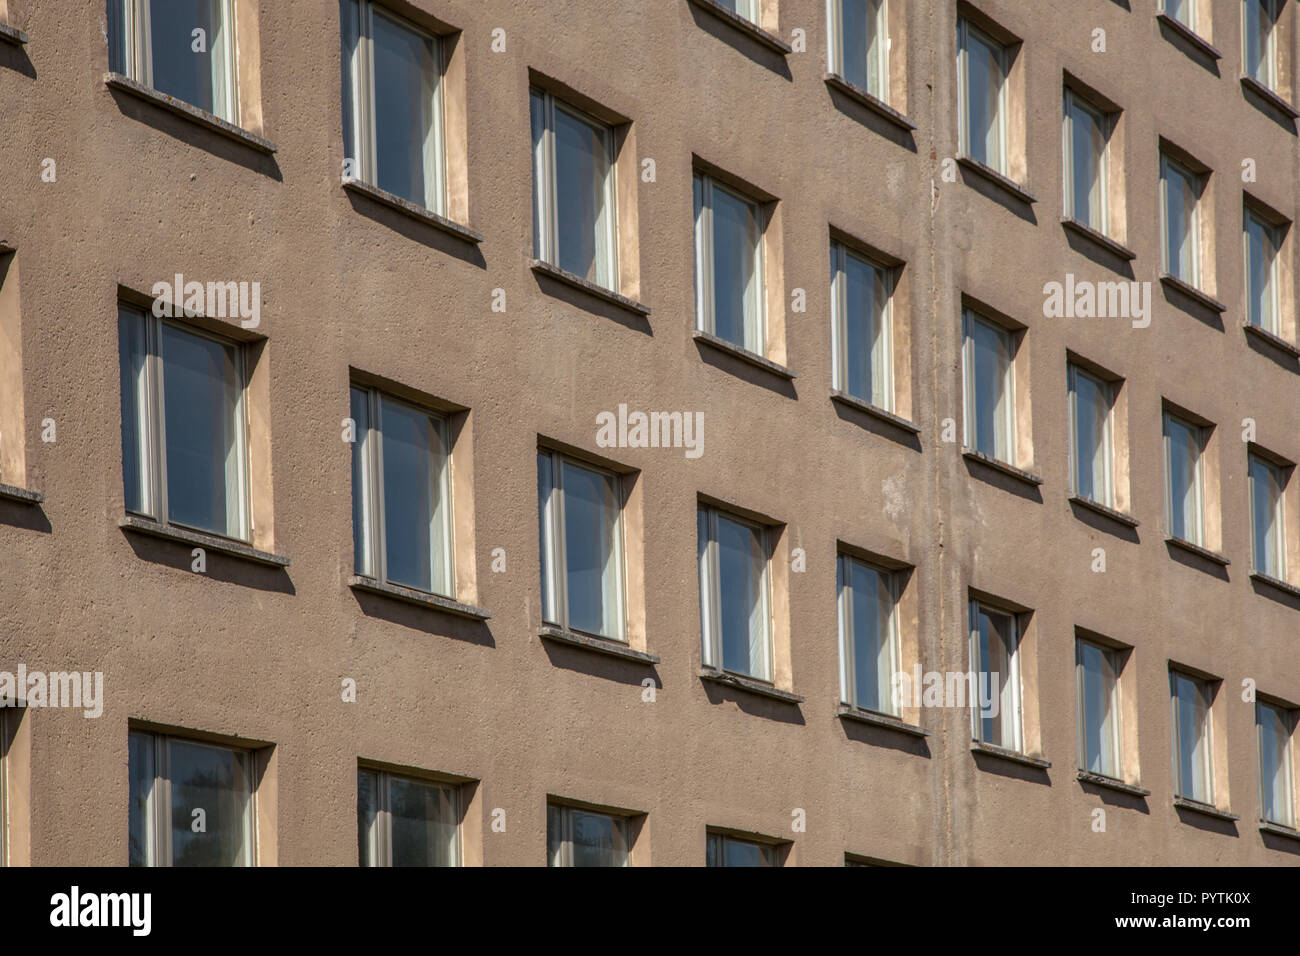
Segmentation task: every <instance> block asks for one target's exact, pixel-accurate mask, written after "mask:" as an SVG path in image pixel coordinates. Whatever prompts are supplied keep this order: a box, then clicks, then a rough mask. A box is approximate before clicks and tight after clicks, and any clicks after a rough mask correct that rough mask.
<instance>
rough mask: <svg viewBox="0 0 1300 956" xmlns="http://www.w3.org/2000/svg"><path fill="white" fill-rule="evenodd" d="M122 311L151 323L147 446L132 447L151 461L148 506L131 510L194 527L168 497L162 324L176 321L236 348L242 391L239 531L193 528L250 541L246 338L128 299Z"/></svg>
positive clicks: (144, 423)
mask: <svg viewBox="0 0 1300 956" xmlns="http://www.w3.org/2000/svg"><path fill="white" fill-rule="evenodd" d="M119 311H126V312H130V313H132V314H133V315H135V316H136V317H137V318H138V319H139V320H141V321H142V322H143V323H144V329H145V356H144V366H143V370H142V374H143V375H144V377H145V382H144V394H143V396H141V395H140V394H139V393H137V399H140V398H142V399H143V400H142V401H140V403H139V404H140V408H139V410H138V411H139V414H140V421H138V422H137V423H136V424H137V428H138V431H139V438H140V442H141V443H142V445H143V447H142V448H139V449H132V451H135V452H136V453H143V455H144V458H145V461H144V462H143V464H145V465H147V467H142V468H141V469H140V496H141V499H142V502H143V506H144V507H143V510H141V511H138V512H137V511H132V510H131V509H127V511H128V513H131V514H139V515H141V516H142V517H145V518H149V519H150V520H151V521H156V522H157V523H159V524H163V525H171V526H174V527H188V526H186V525H182V524H180V523H179V522H175V521H172V520H171V518H170V517H169V509H168V502H167V421H166V419H167V416H166V414H165V410H166V402H165V394H166V392H165V389H166V365H165V362H164V358H165V356H164V355H163V354H162V329H163V326H164V325H170V326H172V327H173V328H175V329H177V330H179V331H181V332H183V333H185V334H187V335H193V336H195V337H197V338H205V339H209V340H211V341H213V342H217V343H218V344H220V345H222V346H224V347H228V348H233V349H234V352H235V364H236V370H235V374H236V376H237V378H238V381H239V396H238V398H237V399H236V401H235V410H234V411H235V414H234V417H235V421H236V423H237V425H238V427H237V428H236V429H235V455H236V457H237V461H238V468H237V480H236V487H235V488H233V489H231V488H227V489H226V494H227V495H230V494H235V495H237V496H238V499H239V506H238V514H237V519H238V527H236V529H235V531H236V533H235V534H228V533H223V532H219V531H213V530H212V529H210V528H195V529H193V530H195V531H199V532H201V533H202V534H210V535H214V536H215V537H219V538H227V539H229V540H232V541H241V542H244V543H247V542H248V541H249V540H250V539H251V536H252V527H253V523H252V515H251V509H252V505H251V501H250V496H249V462H248V411H247V405H248V403H247V401H246V398H247V393H248V372H249V369H248V360H247V354H246V350H245V348H244V345H243V343H241V342H237V341H235V340H233V339H229V338H226V337H225V336H221V335H217V334H215V333H212V332H208V331H207V330H206V329H200V328H196V327H195V326H193V325H187V324H186V323H183V322H176V321H174V320H171V319H165V318H159V317H158V316H155V315H154V314H153V313H152V311H150V310H148V309H141V308H138V307H136V306H133V305H128V304H126V303H121V304H120V305H119ZM122 452H123V454H124V455H125V454H127V453H128V450H127V449H125V448H123V449H122ZM229 530H230V529H229V526H227V531H229Z"/></svg>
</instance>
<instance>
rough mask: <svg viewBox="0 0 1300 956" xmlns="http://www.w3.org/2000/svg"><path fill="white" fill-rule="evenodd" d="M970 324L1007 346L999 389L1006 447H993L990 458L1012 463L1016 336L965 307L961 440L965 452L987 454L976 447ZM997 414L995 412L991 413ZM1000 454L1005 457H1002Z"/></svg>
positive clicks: (1013, 449)
mask: <svg viewBox="0 0 1300 956" xmlns="http://www.w3.org/2000/svg"><path fill="white" fill-rule="evenodd" d="M974 324H979V325H983V326H986V327H988V328H990V329H992V330H993V331H994V332H996V333H997V334H998V335H999V336H1001V337H1002V339H1003V341H1004V342H1005V343H1006V347H1007V367H1006V371H1005V372H1004V374H1003V380H1002V389H1003V393H1004V395H1005V405H1006V408H1005V409H1004V411H1003V413H1002V415H1003V419H1004V420H1003V428H1004V430H1005V432H1006V438H1007V447H1006V448H1005V449H1003V448H997V449H995V451H994V452H993V454H992V455H991V456H990V457H992V458H995V459H997V460H998V461H1001V462H1004V463H1006V464H1008V465H1013V466H1014V465H1015V462H1016V445H1017V444H1018V443H1017V441H1016V418H1017V415H1016V340H1015V336H1016V333H1015V332H1013V331H1012V330H1010V329H1008V328H1006V327H1005V326H1002V325H1000V324H998V323H997V322H993V321H991V320H990V319H988V318H985V317H984V316H983V315H981V314H980V313H979V312H977V311H976V310H975V309H973V308H971V307H969V306H967V307H964V308H963V309H962V363H961V368H962V403H963V404H962V430H963V433H964V434H963V440H964V441H965V444H966V447H967V448H968V449H971V450H974V451H977V452H979V453H980V454H984V455H987V454H989V453H988V452H986V451H984V450H983V449H981V448H980V447H979V445H978V439H979V436H978V431H977V427H976V422H975V415H974V414H972V413H973V412H974V411H975V410H976V408H977V406H978V388H977V385H976V382H975V368H974V363H975V351H974V349H975V337H974V336H973V335H972V334H971V329H972V326H973V325H974ZM994 413H995V415H996V414H997V412H996V409H995V410H994ZM993 434H994V444H995V445H996V444H997V429H996V428H995V429H994V432H993ZM1003 452H1005V453H1006V454H1005V455H1004V454H1003Z"/></svg>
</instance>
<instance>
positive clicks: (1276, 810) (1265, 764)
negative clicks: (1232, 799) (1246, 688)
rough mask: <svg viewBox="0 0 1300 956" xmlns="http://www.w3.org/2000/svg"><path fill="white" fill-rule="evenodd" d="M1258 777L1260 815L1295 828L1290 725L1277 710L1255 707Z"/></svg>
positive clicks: (1280, 711)
mask: <svg viewBox="0 0 1300 956" xmlns="http://www.w3.org/2000/svg"><path fill="white" fill-rule="evenodd" d="M1256 713H1257V715H1258V716H1257V719H1258V723H1259V774H1260V795H1261V797H1262V806H1261V809H1262V815H1263V817H1264V819H1265V820H1268V821H1270V822H1272V823H1278V824H1281V825H1282V826H1284V827H1294V826H1295V810H1294V804H1293V801H1292V771H1291V729H1290V728H1291V721H1290V717H1289V716H1288V715H1287V714H1286V713H1285V712H1284V711H1282V710H1280V709H1279V708H1277V707H1270V706H1269V705H1267V704H1258V705H1257V707H1256Z"/></svg>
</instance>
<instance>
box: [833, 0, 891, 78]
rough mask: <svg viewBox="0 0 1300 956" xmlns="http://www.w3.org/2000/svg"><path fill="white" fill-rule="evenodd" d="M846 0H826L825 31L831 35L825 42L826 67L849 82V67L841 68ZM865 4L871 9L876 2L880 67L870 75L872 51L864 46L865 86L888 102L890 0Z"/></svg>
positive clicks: (876, 28)
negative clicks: (865, 59) (865, 49)
mask: <svg viewBox="0 0 1300 956" xmlns="http://www.w3.org/2000/svg"><path fill="white" fill-rule="evenodd" d="M845 2H846V0H826V24H827V34H828V35H829V37H830V43H829V44H827V46H826V68H827V69H828V70H829V71H830V72H831V73H833V74H835V75H836V76H838V77H839V78H840V79H842V80H844V81H845V82H850V81H849V78H848V71H847V70H845V68H844V45H845V44H844V41H845V36H844V3H845ZM863 2H865V3H866V4H867V5H868V6H867V9H868V12H870V9H871V6H872V5H873V4H877V3H878V4H879V6H877V7H876V15H875V24H874V36H875V40H876V42H877V43H879V44H880V48H879V53H878V56H877V61H878V63H879V68H878V71H877V75H875V76H871V75H869V74H870V66H871V51H870V47H868V49H867V72H868V76H867V86H866V91H867V92H868V93H870V94H871V95H872V96H874V97H875V98H876V99H878V100H880V101H881V102H882V103H888V102H889V56H890V50H891V48H892V46H893V43H892V40H891V38H890V36H889V10H888V8H889V0H863Z"/></svg>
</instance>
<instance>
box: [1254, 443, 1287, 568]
mask: <svg viewBox="0 0 1300 956" xmlns="http://www.w3.org/2000/svg"><path fill="white" fill-rule="evenodd" d="M1255 462H1258V463H1259V464H1260V465H1262V466H1264V467H1265V468H1267V469H1268V470H1269V472H1270V473H1271V474H1272V475H1273V477H1274V479H1275V480H1276V481H1277V485H1278V498H1277V506H1276V507H1275V508H1274V509H1273V513H1272V516H1271V518H1272V525H1273V529H1274V533H1275V537H1276V538H1277V546H1276V547H1275V548H1274V550H1273V561H1274V562H1275V564H1276V567H1275V568H1274V569H1273V570H1269V569H1268V568H1260V567H1255V551H1256V550H1257V547H1256V546H1257V542H1256V540H1255V507H1256V505H1257V502H1256V500H1255V482H1254V481H1253V480H1252V479H1251V475H1250V465H1251V464H1253V463H1255ZM1246 484H1247V485H1248V486H1249V488H1250V563H1251V568H1252V570H1254V571H1256V572H1257V573H1259V574H1266V575H1269V576H1271V577H1273V578H1275V579H1277V580H1279V581H1285V580H1286V574H1287V567H1286V486H1287V482H1286V479H1285V476H1284V474H1283V469H1282V468H1281V467H1279V466H1278V465H1275V464H1274V463H1273V462H1271V461H1269V460H1268V459H1267V458H1264V457H1263V456H1262V455H1256V454H1254V453H1252V452H1248V453H1247V455H1246Z"/></svg>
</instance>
